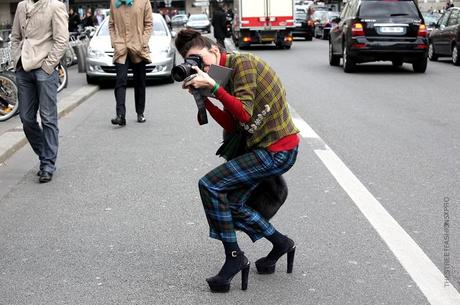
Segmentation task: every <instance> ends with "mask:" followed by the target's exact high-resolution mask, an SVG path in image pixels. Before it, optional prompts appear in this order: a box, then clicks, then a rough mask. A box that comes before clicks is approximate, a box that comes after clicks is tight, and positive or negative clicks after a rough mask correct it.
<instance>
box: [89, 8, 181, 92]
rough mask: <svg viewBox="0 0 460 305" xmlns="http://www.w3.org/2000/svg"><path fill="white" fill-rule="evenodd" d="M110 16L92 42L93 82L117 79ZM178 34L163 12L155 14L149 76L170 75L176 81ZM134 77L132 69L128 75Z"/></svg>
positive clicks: (90, 53)
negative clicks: (174, 75)
mask: <svg viewBox="0 0 460 305" xmlns="http://www.w3.org/2000/svg"><path fill="white" fill-rule="evenodd" d="M109 18H110V17H107V18H105V19H104V21H103V23H102V24H101V26H100V27H99V29H98V30H97V32H96V34H95V35H94V37H93V38H92V39H91V41H90V43H89V46H88V55H87V57H86V80H87V82H88V83H89V84H94V83H98V81H101V80H110V79H113V80H114V79H116V76H117V74H116V67H115V64H114V63H113V48H112V44H111V41H110V33H109V22H108V21H109ZM174 36H175V32H170V31H169V29H168V26H167V25H166V22H165V20H164V18H163V17H162V16H161V15H160V14H156V13H155V14H153V31H152V36H151V37H150V41H149V47H150V58H151V60H152V63H150V64H147V65H146V66H145V70H146V78H147V79H166V80H167V81H168V82H171V83H172V82H174V80H173V79H172V77H171V70H172V68H173V67H174V65H175V64H176V49H175V48H174V43H173V38H174ZM132 77H133V74H132V71H131V69H129V70H128V78H129V79H132Z"/></svg>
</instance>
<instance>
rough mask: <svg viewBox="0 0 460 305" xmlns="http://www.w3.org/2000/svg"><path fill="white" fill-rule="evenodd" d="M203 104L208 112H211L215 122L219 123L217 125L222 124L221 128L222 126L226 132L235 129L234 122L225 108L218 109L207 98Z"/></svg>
mask: <svg viewBox="0 0 460 305" xmlns="http://www.w3.org/2000/svg"><path fill="white" fill-rule="evenodd" d="M204 106H205V107H206V109H207V110H208V112H209V114H211V116H212V118H213V119H214V120H215V121H216V122H217V123H219V125H220V126H222V128H224V129H225V130H226V131H228V132H234V131H235V130H236V122H235V120H234V119H233V117H232V115H231V114H230V113H229V112H227V111H225V110H220V109H219V107H217V106H216V105H214V104H213V103H212V102H211V101H210V100H208V99H206V101H205V102H204Z"/></svg>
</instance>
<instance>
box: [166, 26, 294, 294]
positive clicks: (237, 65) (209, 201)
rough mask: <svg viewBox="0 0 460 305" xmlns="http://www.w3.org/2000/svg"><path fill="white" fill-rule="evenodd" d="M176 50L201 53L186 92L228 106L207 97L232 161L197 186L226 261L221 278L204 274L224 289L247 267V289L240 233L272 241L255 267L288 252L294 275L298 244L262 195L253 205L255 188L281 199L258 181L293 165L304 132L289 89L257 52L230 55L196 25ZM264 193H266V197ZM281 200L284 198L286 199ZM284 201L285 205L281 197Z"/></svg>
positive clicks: (265, 269)
mask: <svg viewBox="0 0 460 305" xmlns="http://www.w3.org/2000/svg"><path fill="white" fill-rule="evenodd" d="M175 44H176V48H177V50H178V51H179V53H180V54H181V55H182V57H183V58H184V59H187V60H189V59H190V58H196V59H197V58H199V59H200V61H199V62H200V63H201V69H200V67H198V66H193V67H192V69H194V70H195V71H196V73H195V76H192V77H188V78H186V79H185V81H184V83H183V88H184V89H189V90H190V92H191V93H193V92H196V90H210V92H211V94H212V96H213V97H214V98H215V99H217V100H218V101H220V103H222V106H223V110H221V109H220V108H219V107H217V106H216V105H214V104H213V103H212V102H211V101H210V100H209V99H207V98H203V103H204V106H205V108H206V110H207V111H208V112H209V114H210V115H211V117H212V118H213V119H214V120H216V121H217V122H218V123H219V125H221V126H222V127H223V128H224V131H225V135H226V136H225V138H224V144H223V145H222V146H221V147H220V148H219V150H218V151H217V154H219V155H221V156H223V157H224V158H225V159H227V162H226V163H224V164H222V165H220V166H218V167H216V168H215V169H213V170H212V171H210V172H209V173H208V174H206V175H205V176H204V177H202V178H201V179H200V181H199V183H198V185H199V191H200V195H201V200H202V203H203V206H204V211H205V213H206V218H207V220H208V223H209V227H210V237H212V238H215V239H218V240H220V241H222V243H223V246H224V250H225V263H224V265H223V266H222V268H221V269H220V271H219V272H218V274H217V275H216V276H213V277H211V278H208V279H206V281H207V282H208V284H209V287H210V289H211V290H212V291H215V292H227V291H228V290H229V288H230V282H231V280H232V278H233V277H234V276H235V275H236V274H237V273H238V272H240V271H241V272H242V289H243V290H244V289H246V288H247V280H248V274H249V266H250V263H249V261H248V258H247V257H246V256H245V255H244V253H243V252H242V251H241V249H240V248H239V246H238V243H237V238H236V233H235V230H241V231H243V232H245V233H246V234H248V235H249V237H250V238H251V240H252V241H253V242H255V241H257V240H259V239H260V238H266V239H267V240H269V241H270V242H271V243H272V244H273V248H272V249H271V251H270V252H269V253H268V255H267V256H265V257H263V258H260V259H259V260H257V261H256V263H255V265H256V267H257V271H258V272H259V273H262V274H270V273H273V272H274V271H275V265H276V262H277V261H278V259H279V258H280V257H281V256H283V255H284V254H287V258H288V273H290V272H292V266H293V260H294V253H295V243H294V241H293V240H292V239H290V238H288V237H287V236H285V235H283V234H281V233H280V232H278V231H277V230H276V229H275V228H274V227H273V225H271V224H270V223H269V221H268V219H269V218H270V217H271V216H273V214H274V212H276V210H275V211H274V212H272V213H271V214H270V213H266V212H267V211H264V209H265V207H264V202H262V201H263V200H255V201H257V202H258V203H259V207H258V208H257V209H256V208H255V205H249V202H250V201H251V200H253V199H252V198H253V196H254V194H255V193H258V194H257V195H259V196H261V198H262V197H263V196H267V194H268V193H271V194H272V195H273V196H275V197H276V196H278V195H279V192H278V190H274V189H273V188H276V185H278V186H279V187H281V188H283V187H284V188H285V185H283V183H284V182H283V181H282V180H281V182H280V183H278V184H277V183H275V184H274V185H273V187H270V186H269V187H267V188H264V189H263V190H261V188H258V187H259V186H260V184H261V183H264V182H266V181H270V180H269V179H271V178H277V177H280V176H281V175H282V174H283V173H285V172H287V171H288V170H289V169H290V168H291V167H292V166H293V165H294V163H295V160H296V157H297V152H298V144H299V137H298V135H297V133H298V132H299V131H298V129H297V128H296V127H295V125H294V123H293V121H292V118H291V115H290V113H289V109H288V104H287V101H286V93H285V90H284V88H283V85H282V84H281V81H280V79H279V78H278V76H277V75H276V73H275V72H274V70H273V69H272V68H271V67H270V66H269V65H268V64H267V63H266V62H264V61H263V60H262V59H260V58H258V57H256V56H254V55H252V54H233V53H226V52H225V51H224V50H223V49H221V48H220V47H219V46H218V45H217V44H216V43H215V42H214V41H212V40H210V39H209V38H207V37H204V36H202V35H201V34H200V33H199V32H196V31H193V30H182V31H180V32H179V33H178V35H177V37H176V42H175ZM211 65H218V66H223V67H227V68H230V69H232V73H231V77H230V81H229V82H228V85H227V86H225V88H224V87H223V86H220V84H218V83H217V82H216V81H215V80H214V79H213V78H211V77H210V76H209V75H208V73H207V72H208V71H209V69H210V67H211ZM266 193H267V194H266ZM286 195H287V194H284V198H281V199H280V200H282V201H283V202H284V199H285V198H286ZM281 203H282V202H281Z"/></svg>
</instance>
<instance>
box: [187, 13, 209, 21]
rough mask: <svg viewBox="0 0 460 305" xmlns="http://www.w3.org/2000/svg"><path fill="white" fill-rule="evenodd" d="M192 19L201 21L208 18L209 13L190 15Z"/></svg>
mask: <svg viewBox="0 0 460 305" xmlns="http://www.w3.org/2000/svg"><path fill="white" fill-rule="evenodd" d="M189 20H190V21H199V20H208V16H207V15H204V14H203V15H191V16H190V19H189Z"/></svg>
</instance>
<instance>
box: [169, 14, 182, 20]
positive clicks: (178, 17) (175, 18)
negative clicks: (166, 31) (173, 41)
mask: <svg viewBox="0 0 460 305" xmlns="http://www.w3.org/2000/svg"><path fill="white" fill-rule="evenodd" d="M182 19H185V15H176V16H174V17H172V20H182Z"/></svg>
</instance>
